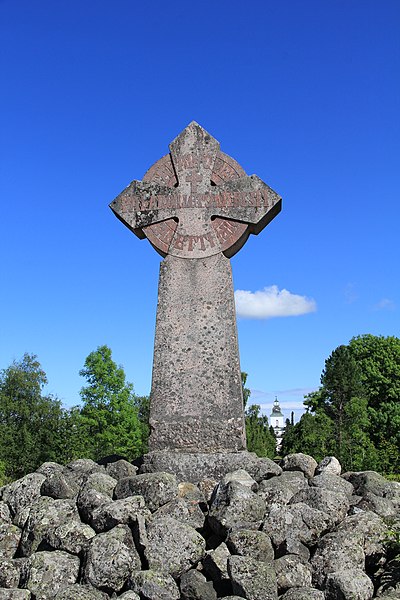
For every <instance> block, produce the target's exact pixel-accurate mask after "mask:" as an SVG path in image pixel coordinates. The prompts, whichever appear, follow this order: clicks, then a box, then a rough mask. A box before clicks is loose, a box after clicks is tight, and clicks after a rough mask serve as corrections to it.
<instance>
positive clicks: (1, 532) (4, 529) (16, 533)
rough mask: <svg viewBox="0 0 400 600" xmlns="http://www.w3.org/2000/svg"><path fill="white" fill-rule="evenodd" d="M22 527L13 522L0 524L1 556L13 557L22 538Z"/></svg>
mask: <svg viewBox="0 0 400 600" xmlns="http://www.w3.org/2000/svg"><path fill="white" fill-rule="evenodd" d="M21 533H22V532H21V529H20V528H19V527H17V526H16V525H13V524H12V523H2V524H1V525H0V556H2V557H4V558H13V557H14V555H15V553H16V551H17V548H18V545H19V541H20V539H21Z"/></svg>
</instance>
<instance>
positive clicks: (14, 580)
mask: <svg viewBox="0 0 400 600" xmlns="http://www.w3.org/2000/svg"><path fill="white" fill-rule="evenodd" d="M21 566H22V565H21V560H20V559H11V558H5V557H3V556H0V588H17V587H18V585H19V581H20V578H21Z"/></svg>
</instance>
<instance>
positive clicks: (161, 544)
mask: <svg viewBox="0 0 400 600" xmlns="http://www.w3.org/2000/svg"><path fill="white" fill-rule="evenodd" d="M147 537H148V545H147V547H146V548H145V556H146V559H147V561H148V564H149V568H150V569H153V570H156V571H165V572H167V573H170V575H172V576H173V577H174V578H177V577H180V576H181V575H182V574H183V573H185V572H186V571H188V570H189V569H190V568H191V567H192V566H195V565H196V564H197V563H198V562H199V561H200V560H201V559H202V558H203V556H204V554H205V547H206V542H205V540H204V538H203V537H202V536H201V535H200V534H199V533H198V532H197V531H196V530H195V529H194V528H193V527H190V526H189V525H184V524H183V523H180V522H179V521H177V520H176V519H172V518H171V517H160V518H159V519H156V520H155V521H154V522H152V523H150V525H149V527H148V530H147ZM135 591H136V590H135Z"/></svg>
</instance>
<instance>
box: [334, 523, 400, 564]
mask: <svg viewBox="0 0 400 600" xmlns="http://www.w3.org/2000/svg"><path fill="white" fill-rule="evenodd" d="M336 530H337V531H338V532H339V533H341V532H344V533H347V534H348V535H349V536H352V535H353V534H354V533H358V534H361V536H362V545H363V549H364V554H365V556H366V559H367V566H368V567H369V568H370V567H371V566H376V565H378V563H379V562H380V560H381V559H382V557H384V556H385V555H386V545H387V540H388V531H389V528H388V526H387V525H386V523H385V522H384V521H383V519H381V518H380V517H379V516H378V515H376V514H375V513H373V512H359V513H357V514H355V515H350V516H348V517H346V518H345V519H344V520H343V521H342V522H341V523H339V525H338V527H337V529H336Z"/></svg>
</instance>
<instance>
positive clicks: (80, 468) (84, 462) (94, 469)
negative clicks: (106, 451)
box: [66, 458, 104, 476]
mask: <svg viewBox="0 0 400 600" xmlns="http://www.w3.org/2000/svg"><path fill="white" fill-rule="evenodd" d="M66 469H68V470H69V471H74V472H75V473H80V474H82V475H86V476H87V475H91V474H92V473H104V467H103V466H102V465H99V464H97V463H95V462H94V460H91V459H90V458H78V459H77V460H73V461H72V462H70V463H68V465H67V466H66Z"/></svg>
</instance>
